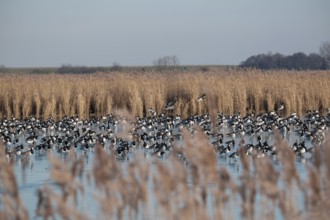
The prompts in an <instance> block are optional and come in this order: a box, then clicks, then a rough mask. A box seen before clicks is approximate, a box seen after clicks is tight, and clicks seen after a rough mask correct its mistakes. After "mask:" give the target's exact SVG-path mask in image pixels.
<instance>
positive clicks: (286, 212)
mask: <svg viewBox="0 0 330 220" xmlns="http://www.w3.org/2000/svg"><path fill="white" fill-rule="evenodd" d="M184 135H185V136H186V138H188V137H189V136H190V135H191V134H189V133H188V132H185V134H184ZM327 137H328V139H327V141H326V142H325V144H324V145H323V146H321V147H320V148H316V149H315V150H316V151H315V154H314V157H313V160H312V162H311V163H309V164H307V165H306V169H307V171H308V172H307V173H308V176H307V178H302V177H301V176H300V174H299V173H298V171H297V169H296V166H295V154H294V152H293V151H291V150H289V147H288V146H286V142H284V141H283V140H282V137H281V136H280V134H277V135H276V140H277V147H278V156H279V157H278V163H277V164H276V165H275V164H274V163H273V162H272V161H271V160H270V159H269V158H267V157H265V158H257V157H252V158H250V157H248V156H245V154H243V153H241V154H240V161H241V163H242V167H243V171H242V172H241V174H240V176H239V178H238V179H237V178H234V177H233V175H231V174H230V173H229V171H228V169H227V168H226V167H220V166H217V159H216V153H215V152H214V151H213V148H212V147H211V146H209V144H208V139H207V138H206V136H205V134H204V133H203V132H202V131H198V132H197V134H196V136H195V137H194V138H190V139H186V140H187V141H186V143H185V145H184V146H183V147H177V146H176V147H174V152H173V153H172V154H171V156H170V157H169V158H168V159H166V160H160V159H155V160H147V159H146V158H144V157H143V155H142V154H141V152H139V151H138V150H137V151H136V155H135V157H134V159H133V160H130V161H128V162H125V163H124V164H123V163H122V162H120V161H117V160H116V158H115V156H114V152H111V151H106V150H104V149H103V148H102V147H101V146H96V147H95V158H94V160H93V165H92V168H91V169H89V170H87V169H86V167H85V166H86V162H85V158H84V155H78V154H76V153H70V155H69V156H68V157H67V158H66V159H64V160H63V159H60V158H58V157H56V156H54V155H48V158H49V160H50V163H51V170H50V176H51V179H52V183H53V184H54V185H55V186H56V187H57V189H56V190H55V189H54V186H53V187H49V186H48V185H47V184H45V185H44V186H43V187H40V188H39V190H38V194H37V196H38V202H37V204H36V213H35V215H34V217H35V218H38V217H39V218H43V219H57V218H60V219H237V218H239V219H277V218H284V219H327V218H328V216H329V214H330V211H329V210H330V202H329V199H328V198H329V196H330V188H329V187H330V184H329V181H330V160H329V158H330V145H329V143H330V139H329V134H328V135H327ZM1 147H2V146H0V148H1ZM241 151H242V152H243V151H244V150H243V148H241ZM178 153H181V154H184V155H185V156H186V162H182V161H181V160H179V159H178V158H177V157H176V155H177V154H178ZM0 165H1V166H0V169H1V172H0V186H1V188H0V189H1V190H0V194H1V197H0V218H1V219H29V216H28V214H27V211H26V209H25V208H24V204H23V203H22V202H21V200H20V195H19V190H18V187H17V181H16V178H15V175H14V174H13V164H12V163H8V162H7V161H6V159H5V156H4V154H3V151H1V152H0ZM84 179H85V180H87V181H88V182H89V185H87V186H84V185H82V184H81V183H82V182H83V180H84ZM86 187H92V188H93V190H92V192H93V195H92V196H93V199H94V200H93V201H94V204H93V206H97V207H98V210H99V211H97V214H96V216H95V215H93V216H90V213H89V212H88V209H81V208H79V204H81V202H82V201H83V200H84V199H86V197H90V195H85V194H84V193H85V192H86V191H87V189H86ZM84 196H85V197H84ZM78 197H79V199H78ZM89 199H90V198H89Z"/></svg>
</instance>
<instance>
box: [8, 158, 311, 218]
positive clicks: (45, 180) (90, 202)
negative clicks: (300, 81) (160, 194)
mask: <svg viewBox="0 0 330 220" xmlns="http://www.w3.org/2000/svg"><path fill="white" fill-rule="evenodd" d="M54 154H55V155H56V156H57V157H58V158H60V159H61V160H63V162H64V160H66V159H67V158H65V157H63V155H61V154H59V153H54ZM78 154H79V153H78ZM80 154H84V155H85V158H86V160H85V163H86V166H85V171H84V173H85V174H86V173H87V172H88V171H90V169H91V167H92V164H93V158H94V153H93V152H85V153H83V152H80ZM146 159H148V158H146ZM165 160H166V159H165ZM118 162H119V163H121V164H122V166H121V168H122V171H123V172H125V168H126V165H127V162H123V161H118ZM251 164H252V162H251ZM217 165H218V166H219V167H225V168H226V169H227V171H228V172H229V173H230V175H231V177H232V178H233V179H234V180H235V181H239V177H240V176H241V175H242V172H243V167H242V165H241V163H240V161H239V160H238V159H232V158H228V157H224V156H218V159H217ZM273 165H274V166H275V167H276V169H278V171H279V172H280V166H279V165H278V163H277V162H276V161H274V162H273ZM50 169H51V167H50V163H49V160H48V159H47V156H46V155H42V156H40V155H38V154H35V155H32V156H31V157H30V158H29V159H28V161H27V163H26V164H25V166H24V167H23V161H22V158H16V159H15V161H14V171H15V175H16V177H17V183H18V187H19V193H20V196H21V199H22V201H23V203H24V205H25V207H26V208H27V210H28V212H29V216H30V218H32V219H35V218H36V215H35V212H36V208H37V202H38V198H37V190H38V189H39V188H42V187H43V186H44V185H45V184H47V185H48V186H50V187H51V188H52V189H54V190H55V191H56V188H57V187H56V186H54V185H52V180H51V177H50ZM296 169H297V171H298V172H299V174H300V177H301V178H302V179H306V176H307V175H306V166H305V164H304V163H302V162H301V161H299V160H297V161H296ZM251 172H253V169H252V170H251ZM150 179H152V178H150ZM149 182H151V181H149ZM82 185H83V187H84V189H85V193H84V194H83V195H80V197H79V198H80V199H79V200H78V201H79V202H78V204H79V210H83V211H84V213H85V214H87V215H88V216H89V217H91V218H94V217H95V216H97V213H99V212H100V209H99V206H98V205H97V204H96V203H95V191H94V190H95V186H93V184H90V183H89V182H88V181H87V180H86V178H83V180H82ZM148 187H149V189H152V187H153V186H152V184H149V186H148ZM211 189H212V184H211V185H210V186H209V193H208V194H209V195H211V192H210V191H211ZM151 192H152V190H150V192H149V203H151V204H150V207H151V206H152V201H153V200H154V199H155V198H154V197H153V195H152V193H151ZM256 199H257V200H258V196H257V197H256ZM210 201H211V197H210V196H208V203H207V204H208V207H207V209H208V210H209V211H210V213H213V211H212V210H213V209H214V208H213V207H212V205H211V202H210ZM301 203H303V201H302V200H301ZM302 205H303V204H301V205H300V206H301V207H302ZM276 209H277V210H276V211H275V217H276V219H282V218H283V217H282V216H281V214H280V211H279V210H278V208H277V207H276ZM87 210H88V211H87ZM150 211H151V212H155V211H154V210H150ZM151 216H157V213H153V214H151ZM227 216H228V217H229V216H230V217H232V218H233V219H240V218H241V216H240V214H239V213H235V212H233V213H232V214H228V215H227ZM126 217H127V218H129V217H128V213H126ZM139 219H143V217H142V215H141V216H140V218H139Z"/></svg>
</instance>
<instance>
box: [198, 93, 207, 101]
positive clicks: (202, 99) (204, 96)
mask: <svg viewBox="0 0 330 220" xmlns="http://www.w3.org/2000/svg"><path fill="white" fill-rule="evenodd" d="M205 99H206V94H203V95H201V96H199V97H198V98H197V99H196V101H197V102H202V101H204V100H205Z"/></svg>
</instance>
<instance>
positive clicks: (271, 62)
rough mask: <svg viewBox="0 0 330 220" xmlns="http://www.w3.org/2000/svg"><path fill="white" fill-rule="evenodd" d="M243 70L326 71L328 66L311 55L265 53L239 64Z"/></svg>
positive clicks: (319, 57) (322, 58)
mask: <svg viewBox="0 0 330 220" xmlns="http://www.w3.org/2000/svg"><path fill="white" fill-rule="evenodd" d="M240 67H243V68H257V69H295V70H326V69H329V64H328V62H327V60H326V59H325V57H323V56H321V55H319V54H316V53H311V54H309V55H306V54H304V53H302V52H298V53H294V54H292V55H288V56H286V55H283V54H280V53H275V54H272V53H267V54H258V55H254V56H250V57H249V58H247V59H246V60H245V61H243V62H242V63H241V64H240Z"/></svg>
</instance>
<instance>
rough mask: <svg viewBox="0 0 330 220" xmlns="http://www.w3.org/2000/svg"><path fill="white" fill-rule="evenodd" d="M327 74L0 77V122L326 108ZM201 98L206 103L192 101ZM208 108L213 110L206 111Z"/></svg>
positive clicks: (238, 72)
mask: <svg viewBox="0 0 330 220" xmlns="http://www.w3.org/2000/svg"><path fill="white" fill-rule="evenodd" d="M328 88H330V74H329V71H266V72H263V71H259V70H228V71H225V70H221V69H220V70H219V69H215V70H212V69H211V70H210V71H208V72H199V71H190V72H175V71H174V72H166V73H159V72H152V71H147V72H144V73H141V72H134V71H127V72H111V73H105V72H99V73H96V74H89V75H79V74H75V75H70V74H68V75H59V74H48V75H33V74H29V75H26V74H2V75H0V117H7V118H8V117H12V116H14V117H16V118H24V117H27V116H31V115H33V116H36V117H44V118H46V117H49V116H52V117H57V118H61V117H63V116H64V115H78V116H79V117H83V118H88V117H90V116H93V115H94V116H95V115H106V114H109V113H110V112H113V111H114V110H115V109H127V110H128V111H129V112H130V113H131V114H132V115H139V116H145V115H146V114H147V112H146V110H147V109H148V108H153V109H155V110H156V111H157V112H165V111H164V107H165V105H166V103H167V102H170V101H174V100H175V101H176V105H175V109H174V110H173V112H171V113H173V114H180V115H181V116H183V117H187V116H190V115H194V114H203V113H206V112H210V110H211V109H214V111H216V112H223V113H225V114H232V113H235V112H240V113H241V114H243V115H244V114H246V113H251V112H256V113H259V112H265V111H272V110H274V109H277V108H278V107H279V106H280V105H281V104H284V105H285V109H284V110H283V112H281V114H283V115H286V114H288V113H291V112H296V113H298V114H300V115H303V114H304V113H305V111H306V110H320V111H323V110H325V109H327V108H329V107H330V91H329V89H328ZM201 94H206V95H207V96H206V99H205V100H203V101H202V102H197V101H196V98H197V97H199V96H200V95H201ZM210 103H212V106H210Z"/></svg>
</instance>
